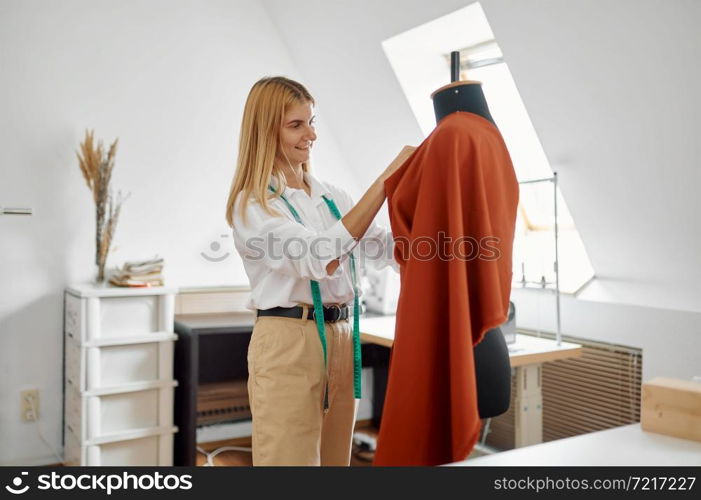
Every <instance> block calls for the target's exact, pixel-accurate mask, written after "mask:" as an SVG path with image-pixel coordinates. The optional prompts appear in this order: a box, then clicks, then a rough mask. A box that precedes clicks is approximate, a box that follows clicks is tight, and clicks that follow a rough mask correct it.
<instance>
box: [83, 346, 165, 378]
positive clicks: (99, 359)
mask: <svg viewBox="0 0 701 500" xmlns="http://www.w3.org/2000/svg"><path fill="white" fill-rule="evenodd" d="M86 352H87V356H86V357H87V374H86V379H87V383H86V385H85V387H86V389H87V390H94V389H101V388H105V387H114V386H119V385H124V384H131V383H134V382H150V381H157V380H161V381H167V380H172V379H173V341H172V340H164V341H161V342H148V343H141V344H125V345H114V346H101V347H88V348H87V349H86Z"/></svg>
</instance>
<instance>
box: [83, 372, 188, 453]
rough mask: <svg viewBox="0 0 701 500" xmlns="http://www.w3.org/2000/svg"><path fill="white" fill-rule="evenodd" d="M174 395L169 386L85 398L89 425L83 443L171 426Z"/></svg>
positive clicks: (172, 386) (172, 387)
mask: <svg viewBox="0 0 701 500" xmlns="http://www.w3.org/2000/svg"><path fill="white" fill-rule="evenodd" d="M173 384H175V383H173ZM173 391H174V385H171V386H170V387H157V388H153V389H146V390H138V391H129V392H118V393H113V394H104V395H96V396H84V397H85V398H86V414H87V423H88V425H87V436H85V437H86V439H88V440H95V439H101V438H105V437H109V436H110V435H115V434H119V433H122V432H127V431H131V430H134V429H143V428H148V427H169V426H172V425H173Z"/></svg>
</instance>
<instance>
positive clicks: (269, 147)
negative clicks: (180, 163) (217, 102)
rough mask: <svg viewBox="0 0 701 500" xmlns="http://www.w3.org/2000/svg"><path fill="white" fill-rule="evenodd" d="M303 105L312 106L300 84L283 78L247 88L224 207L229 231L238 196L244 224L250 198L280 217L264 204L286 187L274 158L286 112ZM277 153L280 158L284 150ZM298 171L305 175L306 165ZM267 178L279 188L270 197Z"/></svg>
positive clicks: (271, 213)
mask: <svg viewBox="0 0 701 500" xmlns="http://www.w3.org/2000/svg"><path fill="white" fill-rule="evenodd" d="M304 102H311V103H312V105H314V104H315V102H314V98H313V97H312V96H311V94H309V91H307V89H306V88H305V87H304V86H303V85H302V84H301V83H298V82H295V81H294V80H290V79H288V78H285V77H283V76H273V77H266V78H262V79H260V80H258V81H257V82H256V83H255V84H254V85H253V87H251V90H250V92H249V93H248V98H247V99H246V105H245V107H244V110H243V119H242V121H241V132H240V135H239V154H238V160H237V162H236V173H235V174H234V179H233V181H232V182H231V190H230V191H229V199H228V201H227V203H226V221H227V223H228V224H229V226H230V227H233V225H234V221H233V208H234V203H235V201H236V197H237V196H238V194H239V193H242V195H241V197H240V199H239V209H240V210H241V216H242V219H243V222H244V224H246V207H247V205H248V201H249V199H250V198H253V199H254V200H256V201H258V203H260V204H261V205H262V207H263V209H264V210H265V211H266V212H267V213H269V214H270V215H273V216H278V215H281V214H280V213H279V212H277V211H276V210H274V209H273V208H272V207H270V205H269V203H268V201H269V200H270V199H271V198H272V197H279V195H280V193H282V192H283V191H284V190H285V186H286V184H287V183H286V182H285V175H284V174H283V173H282V171H281V170H280V168H279V167H278V166H276V165H275V155H276V153H277V151H278V148H279V146H280V128H281V126H282V122H283V120H284V117H285V113H286V112H287V111H288V110H289V108H290V107H291V106H293V105H295V104H299V103H304ZM279 150H280V151H282V153H283V155H284V150H282V148H280V149H279ZM285 158H287V156H286V155H285ZM288 162H289V159H288ZM302 170H303V171H304V172H305V173H306V172H309V162H308V161H307V162H304V163H302ZM271 175H272V176H273V177H275V179H276V180H277V186H279V188H278V189H276V194H275V195H273V196H270V195H271V194H272V193H270V192H269V191H268V180H269V179H270V177H271Z"/></svg>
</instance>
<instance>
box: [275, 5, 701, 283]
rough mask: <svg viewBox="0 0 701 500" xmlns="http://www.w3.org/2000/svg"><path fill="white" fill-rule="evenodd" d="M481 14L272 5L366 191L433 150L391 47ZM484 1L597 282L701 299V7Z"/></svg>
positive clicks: (428, 8)
mask: <svg viewBox="0 0 701 500" xmlns="http://www.w3.org/2000/svg"><path fill="white" fill-rule="evenodd" d="M470 3H471V2H464V1H456V0H434V1H432V2H426V1H418V0H382V1H379V2H377V1H375V2H373V1H369V0H357V1H350V0H349V1H336V2H328V1H320V0H298V1H296V2H287V1H284V0H265V2H264V5H265V6H266V9H267V10H268V13H269V15H270V16H271V18H272V19H273V22H274V23H275V25H276V26H277V28H278V29H279V31H280V33H281V36H282V37H283V40H285V42H286V43H287V44H288V47H289V48H290V51H291V54H292V57H293V59H294V60H295V62H296V64H297V65H298V67H299V69H300V71H301V74H302V75H303V76H304V78H305V79H306V82H305V83H307V84H308V86H309V87H310V88H311V89H312V92H313V93H314V94H315V97H316V99H317V104H318V105H317V108H318V111H319V112H320V113H323V114H324V118H325V120H326V121H327V122H328V123H329V124H330V126H331V128H332V130H333V132H334V135H335V137H336V138H337V140H338V143H339V146H340V148H341V153H342V154H343V156H344V157H345V160H346V161H347V168H349V169H353V170H354V171H355V172H356V173H357V175H358V176H359V177H360V179H361V181H360V184H361V185H362V186H367V185H369V184H370V182H371V181H372V180H374V179H375V178H376V176H377V175H378V174H379V173H380V172H381V170H382V169H383V168H384V167H385V165H387V164H388V163H389V161H390V160H391V159H392V158H393V157H394V155H395V154H396V153H397V152H398V151H399V150H400V148H401V146H402V145H403V144H418V143H419V142H421V140H422V139H423V137H422V135H421V133H420V130H419V127H418V125H417V123H416V120H415V119H414V117H413V115H412V114H411V111H410V109H409V106H408V104H407V102H406V100H405V98H404V95H403V93H402V91H401V89H400V87H399V84H398V83H397V80H396V78H395V77H394V75H393V73H392V70H391V68H390V66H389V63H388V61H387V60H386V58H385V55H384V53H383V51H382V47H381V42H382V41H383V40H385V39H387V38H389V37H391V36H394V35H396V34H398V33H401V32H403V31H405V30H407V29H411V28H413V27H415V26H417V25H420V24H423V23H425V22H427V21H430V20H432V19H435V18H436V17H439V16H442V15H445V14H448V13H450V12H453V11H455V10H457V9H459V8H462V7H464V6H466V5H469V4H470ZM481 4H482V7H483V8H484V10H485V12H486V14H487V19H488V20H489V22H490V24H491V26H492V29H493V31H494V33H495V36H496V39H497V42H498V43H499V45H500V47H501V49H502V52H503V53H504V57H505V59H506V62H507V63H508V64H509V67H510V69H511V72H512V74H513V76H514V79H515V81H516V84H517V86H518V89H519V91H520V93H521V96H522V98H523V101H524V103H525V105H526V108H527V109H528V111H529V114H530V116H531V119H532V121H533V125H534V127H535V129H536V131H537V133H538V135H539V137H540V139H541V142H542V144H543V147H544V149H545V152H546V154H547V156H548V158H549V160H550V163H551V164H552V165H553V167H554V168H555V169H556V170H557V171H558V173H559V174H560V185H561V189H562V191H563V194H564V196H565V199H566V201H567V204H568V206H569V208H570V211H571V213H572V215H573V217H574V219H575V222H576V224H577V227H578V229H579V231H580V234H581V236H582V239H583V241H584V244H585V246H586V248H587V252H588V253H589V256H590V258H591V260H592V264H593V266H594V269H595V271H596V274H597V276H598V277H602V278H610V279H613V280H626V281H631V282H647V283H657V284H665V285H668V286H675V287H683V288H685V289H686V288H690V289H694V288H698V286H697V283H699V282H701V221H700V220H699V218H700V217H701V210H700V209H701V204H700V203H699V194H698V191H699V189H701V168H699V163H700V161H699V159H700V158H701V91H699V90H698V89H699V81H700V77H701V70H700V69H699V66H698V64H697V61H698V60H700V59H701V30H699V29H698V25H699V23H701V2H699V1H696V0H667V1H663V0H617V1H615V2H610V1H604V0H590V1H576V2H564V1H560V0H520V1H518V2H515V1H511V0H485V1H482V2H481ZM457 48H459V47H456V49H457ZM448 77H449V73H448V69H447V68H446V81H447V80H448ZM427 98H428V96H427Z"/></svg>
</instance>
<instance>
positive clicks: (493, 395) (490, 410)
mask: <svg viewBox="0 0 701 500" xmlns="http://www.w3.org/2000/svg"><path fill="white" fill-rule="evenodd" d="M431 98H432V99H433V109H434V111H435V114H436V123H438V122H439V121H440V120H441V119H442V118H444V117H445V116H447V115H449V114H451V113H454V112H456V111H465V112H468V113H474V114H477V115H479V116H481V117H483V118H486V119H487V120H489V121H490V122H492V123H493V124H494V126H495V127H496V124H495V123H494V119H493V118H492V115H491V114H490V112H489V107H488V106H487V100H486V99H485V97H484V93H483V92H482V85H481V84H480V82H476V81H473V80H465V81H458V82H453V83H450V84H448V85H445V86H444V87H441V88H439V89H438V90H436V91H435V92H434V93H433V94H431ZM474 356H475V373H476V378H477V406H478V409H479V416H480V418H491V417H496V416H497V415H501V414H502V413H505V412H506V411H507V410H508V409H509V404H510V402H511V361H510V360H509V349H508V347H507V346H506V340H505V339H504V335H503V334H502V333H501V330H500V329H499V328H492V329H491V330H489V331H488V332H487V333H486V334H485V335H484V338H483V339H482V341H481V342H480V343H479V344H477V345H476V346H475V347H474Z"/></svg>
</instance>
